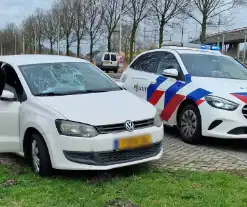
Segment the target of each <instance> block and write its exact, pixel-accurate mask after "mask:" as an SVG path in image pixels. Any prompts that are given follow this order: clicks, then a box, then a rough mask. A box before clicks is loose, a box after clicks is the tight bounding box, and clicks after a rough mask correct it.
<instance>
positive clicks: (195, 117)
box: [178, 104, 202, 144]
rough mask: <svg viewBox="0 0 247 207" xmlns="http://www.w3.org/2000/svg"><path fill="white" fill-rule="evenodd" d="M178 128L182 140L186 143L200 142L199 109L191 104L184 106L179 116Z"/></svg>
mask: <svg viewBox="0 0 247 207" xmlns="http://www.w3.org/2000/svg"><path fill="white" fill-rule="evenodd" d="M178 128H179V131H180V135H181V137H182V140H183V141H184V142H186V143H190V144H197V143H199V142H200V140H201V137H202V134H201V115H200V112H199V109H198V108H197V107H196V106H194V105H193V104H190V105H187V106H185V107H184V108H183V109H182V111H181V113H180V114H179V120H178Z"/></svg>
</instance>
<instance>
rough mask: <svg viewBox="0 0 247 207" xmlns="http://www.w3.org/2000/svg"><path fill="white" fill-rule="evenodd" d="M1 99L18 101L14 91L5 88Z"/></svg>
mask: <svg viewBox="0 0 247 207" xmlns="http://www.w3.org/2000/svg"><path fill="white" fill-rule="evenodd" d="M0 100H1V101H10V102H11V101H16V100H17V99H16V98H15V95H14V93H12V92H10V91H6V90H3V93H2V96H1V98H0Z"/></svg>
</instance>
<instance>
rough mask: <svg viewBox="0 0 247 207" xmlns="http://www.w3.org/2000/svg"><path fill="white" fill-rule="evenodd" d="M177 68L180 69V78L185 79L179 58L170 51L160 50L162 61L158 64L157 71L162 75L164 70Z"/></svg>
mask: <svg viewBox="0 0 247 207" xmlns="http://www.w3.org/2000/svg"><path fill="white" fill-rule="evenodd" d="M172 68H175V69H177V70H178V73H179V79H180V80H184V74H183V71H182V70H181V67H180V65H179V62H178V60H177V58H176V57H175V56H174V55H173V54H172V53H170V52H160V61H159V63H158V64H157V70H156V73H157V74H159V75H161V74H162V72H163V70H166V69H172Z"/></svg>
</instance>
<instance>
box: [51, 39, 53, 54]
mask: <svg viewBox="0 0 247 207" xmlns="http://www.w3.org/2000/svg"><path fill="white" fill-rule="evenodd" d="M50 53H51V54H53V42H52V41H50Z"/></svg>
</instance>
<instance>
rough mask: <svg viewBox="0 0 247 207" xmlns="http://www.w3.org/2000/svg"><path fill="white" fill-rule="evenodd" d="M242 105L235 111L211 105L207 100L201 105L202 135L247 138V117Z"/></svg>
mask: <svg viewBox="0 0 247 207" xmlns="http://www.w3.org/2000/svg"><path fill="white" fill-rule="evenodd" d="M243 106H244V105H240V106H239V107H238V108H237V109H236V110H235V111H227V110H222V109H217V108H214V107H211V106H210V105H209V104H208V103H207V102H206V101H205V102H204V103H203V104H201V105H200V106H199V109H200V114H201V123H202V135H203V136H207V137H216V138H226V139H247V119H246V118H245V117H244V115H243V114H242V108H243Z"/></svg>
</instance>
